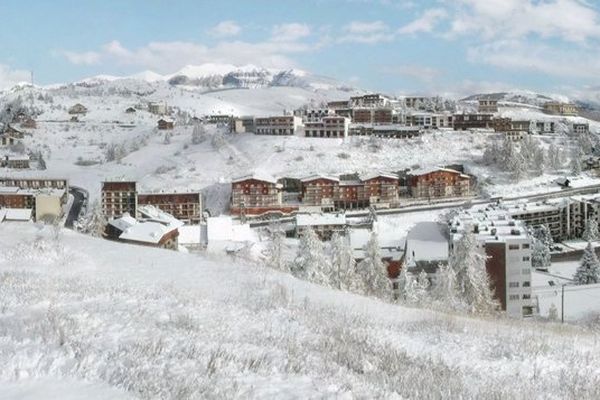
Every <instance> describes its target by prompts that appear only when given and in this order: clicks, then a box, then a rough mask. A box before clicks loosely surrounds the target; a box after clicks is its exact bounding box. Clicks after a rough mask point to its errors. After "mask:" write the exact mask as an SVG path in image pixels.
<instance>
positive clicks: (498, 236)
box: [450, 209, 533, 318]
mask: <svg viewBox="0 0 600 400" xmlns="http://www.w3.org/2000/svg"><path fill="white" fill-rule="evenodd" d="M466 233H471V234H473V235H475V238H476V240H477V242H478V249H479V251H480V252H481V253H482V254H484V255H485V256H487V258H486V262H485V268H486V272H487V273H488V275H489V277H490V281H491V284H492V287H493V290H494V295H495V297H496V299H497V300H498V301H499V302H500V306H501V309H502V310H505V311H506V313H507V314H508V315H510V316H513V317H519V318H520V317H528V316H532V315H533V304H532V300H531V250H532V239H531V238H530V237H529V235H528V234H527V229H526V227H525V224H524V223H523V222H522V221H515V220H513V219H511V218H510V217H507V216H506V215H504V214H502V213H500V214H497V213H494V212H493V211H490V210H485V209H478V210H474V211H464V212H462V213H460V214H459V215H457V216H456V217H455V218H454V219H453V221H452V222H451V225H450V249H451V250H452V249H453V248H454V246H455V245H456V242H457V241H458V240H460V238H461V237H462V236H463V235H465V234H466Z"/></svg>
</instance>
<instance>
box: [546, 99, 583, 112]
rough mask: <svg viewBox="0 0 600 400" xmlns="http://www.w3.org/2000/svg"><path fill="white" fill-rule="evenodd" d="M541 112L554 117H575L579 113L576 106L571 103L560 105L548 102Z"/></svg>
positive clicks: (559, 103) (555, 102)
mask: <svg viewBox="0 0 600 400" xmlns="http://www.w3.org/2000/svg"><path fill="white" fill-rule="evenodd" d="M543 111H544V112H545V113H546V114H554V115H571V116H574V115H577V114H578V113H579V111H578V109H577V106H576V105H575V104H573V103H561V102H557V101H549V102H547V103H544V108H543Z"/></svg>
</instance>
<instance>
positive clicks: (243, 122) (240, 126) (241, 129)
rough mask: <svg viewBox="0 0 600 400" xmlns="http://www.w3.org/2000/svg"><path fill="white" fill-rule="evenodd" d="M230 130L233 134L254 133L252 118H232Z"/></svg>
mask: <svg viewBox="0 0 600 400" xmlns="http://www.w3.org/2000/svg"><path fill="white" fill-rule="evenodd" d="M230 128H231V131H232V132H234V133H246V132H254V117H253V116H242V117H237V118H234V119H233V123H232V124H231V127H230Z"/></svg>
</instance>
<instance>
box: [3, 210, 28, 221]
mask: <svg viewBox="0 0 600 400" xmlns="http://www.w3.org/2000/svg"><path fill="white" fill-rule="evenodd" d="M32 212H33V210H32V209H31V208H6V209H5V214H4V220H5V221H29V220H30V219H31V215H32Z"/></svg>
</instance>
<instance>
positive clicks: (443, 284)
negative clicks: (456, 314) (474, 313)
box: [431, 264, 459, 309]
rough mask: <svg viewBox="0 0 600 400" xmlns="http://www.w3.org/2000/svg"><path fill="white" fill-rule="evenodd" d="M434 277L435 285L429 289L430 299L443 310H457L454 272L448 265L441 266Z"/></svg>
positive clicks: (457, 302)
mask: <svg viewBox="0 0 600 400" xmlns="http://www.w3.org/2000/svg"><path fill="white" fill-rule="evenodd" d="M436 275H437V278H436V280H435V284H434V285H433V286H432V288H431V298H432V299H433V301H435V302H436V303H438V304H440V305H441V306H442V307H444V308H448V309H455V308H457V305H458V304H459V299H458V293H457V280H456V272H455V271H454V269H453V268H451V267H450V266H449V265H448V264H442V265H440V266H439V268H438V272H437V274H436Z"/></svg>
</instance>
